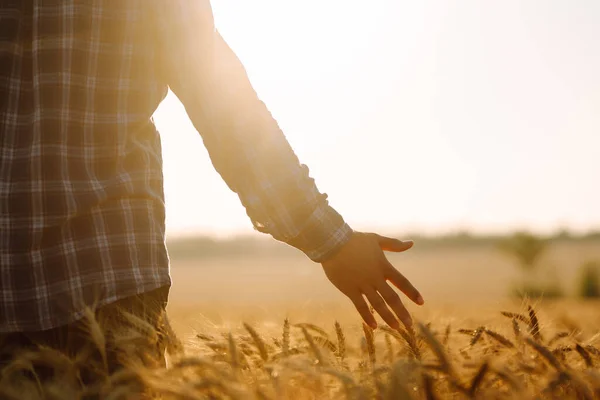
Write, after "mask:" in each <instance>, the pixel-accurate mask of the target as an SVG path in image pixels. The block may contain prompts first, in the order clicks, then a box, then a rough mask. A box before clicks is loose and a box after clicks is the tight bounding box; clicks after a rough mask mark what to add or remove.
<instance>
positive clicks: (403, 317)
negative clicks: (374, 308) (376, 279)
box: [377, 282, 412, 327]
mask: <svg viewBox="0 0 600 400" xmlns="http://www.w3.org/2000/svg"><path fill="white" fill-rule="evenodd" d="M377 291H378V292H379V294H381V297H383V299H384V300H385V302H386V303H387V304H388V306H389V307H390V308H391V309H392V311H394V313H395V314H396V315H397V316H398V318H399V319H400V321H402V323H403V324H404V325H405V326H407V327H409V326H411V325H412V318H411V317H410V314H409V312H408V310H407V309H406V307H404V304H402V300H400V296H398V293H396V292H395V291H394V289H392V288H391V287H390V286H389V285H388V284H387V282H383V283H382V284H381V285H379V286H378V287H377Z"/></svg>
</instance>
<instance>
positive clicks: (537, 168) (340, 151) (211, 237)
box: [155, 0, 600, 304]
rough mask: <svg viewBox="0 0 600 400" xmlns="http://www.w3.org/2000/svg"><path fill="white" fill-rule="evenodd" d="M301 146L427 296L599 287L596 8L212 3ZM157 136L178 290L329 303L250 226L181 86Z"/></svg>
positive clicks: (281, 250)
mask: <svg viewBox="0 0 600 400" xmlns="http://www.w3.org/2000/svg"><path fill="white" fill-rule="evenodd" d="M212 4H213V10H214V14H215V19H216V24H217V28H218V29H219V30H220V31H221V33H222V34H223V36H224V37H225V39H226V40H227V41H228V43H229V44H230V46H231V47H232V48H233V49H234V50H235V52H236V53H237V55H238V56H239V58H240V59H241V60H242V62H243V63H244V65H245V67H246V69H247V72H248V74H249V76H250V79H251V81H252V83H253V85H254V87H255V88H256V90H257V92H258V94H259V96H260V97H261V98H262V100H263V101H265V103H266V104H267V105H268V107H269V108H270V110H271V112H272V114H273V115H274V117H275V118H276V119H277V121H278V122H279V124H280V126H281V127H282V129H283V130H284V132H285V134H286V136H287V138H288V140H289V141H290V142H291V144H292V146H293V147H294V149H295V150H296V152H297V154H298V156H299V158H300V159H301V161H302V162H303V163H305V164H307V165H308V166H309V167H310V169H311V172H312V173H311V175H312V176H313V177H314V178H315V179H316V182H317V185H318V186H319V188H320V189H321V191H324V192H326V193H328V194H329V198H330V201H331V204H332V205H333V206H334V207H335V208H336V209H337V210H338V211H339V212H340V213H341V214H342V215H343V216H344V217H345V218H346V220H347V221H348V223H349V224H350V225H351V226H352V227H353V228H354V229H357V230H369V231H378V232H381V233H386V234H391V235H397V236H400V237H402V238H412V239H415V241H416V245H415V248H414V249H413V250H411V251H410V252H408V253H406V254H403V255H393V256H391V259H392V261H393V262H394V263H395V265H396V266H397V267H398V268H399V269H400V270H401V271H403V272H404V273H405V275H407V276H408V277H409V278H410V279H411V280H412V281H413V283H415V285H416V286H417V287H420V288H421V289H422V292H423V293H424V295H425V297H426V299H431V300H432V301H434V302H437V304H442V303H447V302H469V301H474V300H477V301H485V300H487V301H491V302H493V301H500V300H502V299H505V298H511V297H514V296H516V297H519V296H522V295H524V294H525V295H528V296H534V297H539V296H541V295H544V296H546V297H552V298H556V297H564V296H569V297H574V296H579V297H581V296H584V295H590V296H593V295H596V294H600V293H597V292H600V289H598V268H599V267H598V264H597V263H598V261H597V260H600V234H599V233H598V232H600V207H598V204H600V185H598V181H599V178H600V160H599V158H600V135H599V134H598V133H599V132H600V113H598V109H599V107H600V74H598V71H600V48H599V47H598V43H597V41H598V38H600V24H598V21H600V2H597V1H594V0H578V1H570V2H565V1H559V0H544V1H528V2H523V1H518V0H505V1H502V2H480V1H446V0H439V1H431V0H430V1H420V2H409V1H397V0H396V1H393V0H372V1H369V2H368V3H367V2H359V1H353V0H350V1H348V0H346V1H341V0H318V1H317V0H305V1H302V2H282V1H276V0H254V1H252V2H248V1H243V0H238V1H236V0H213V2H212ZM155 119H156V123H157V125H158V127H159V129H160V131H161V134H162V140H163V147H164V163H165V191H166V198H167V222H168V243H169V249H170V253H171V258H172V271H173V279H174V286H173V290H172V295H171V298H172V300H173V301H175V302H180V303H183V302H189V301H190V299H196V300H197V301H201V300H202V301H214V302H216V301H230V302H231V301H233V302H239V303H244V304H248V302H250V301H256V302H257V304H264V302H265V301H266V300H268V299H271V300H276V301H278V302H281V303H284V302H285V301H289V302H290V304H292V303H294V302H295V303H294V304H298V303H297V301H298V299H300V300H302V301H306V302H310V301H322V300H323V301H324V300H327V301H329V300H331V301H333V302H336V301H339V300H341V295H339V294H338V293H337V292H335V289H334V288H333V287H332V286H331V285H330V284H329V283H328V282H327V281H326V279H325V277H324V276H323V273H322V271H320V267H319V266H318V265H316V266H315V265H313V264H312V263H311V262H310V261H308V260H307V259H306V258H305V257H304V256H303V255H302V254H300V253H298V252H296V251H294V250H293V249H289V248H287V247H286V246H285V245H282V244H279V243H275V242H274V241H273V240H271V239H269V238H268V237H265V236H262V235H260V234H258V233H255V232H253V231H252V229H251V224H250V222H249V220H248V218H247V217H246V214H245V211H244V209H243V207H242V206H241V205H240V203H239V201H238V199H237V197H236V196H235V194H233V193H231V192H230V191H229V189H228V188H227V187H226V185H225V184H224V183H223V182H222V181H221V179H220V177H219V176H218V174H217V173H216V172H215V171H214V169H213V168H212V165H211V164H210V160H209V158H208V155H207V153H206V150H205V149H204V147H203V145H202V141H201V139H200V137H199V135H198V133H197V132H196V131H195V130H194V128H193V127H192V125H191V123H190V122H189V120H188V119H187V116H186V115H185V111H184V110H183V107H182V106H181V104H179V102H178V101H177V99H176V98H175V97H174V96H173V95H169V97H168V98H167V100H166V101H165V102H164V103H163V104H162V105H161V107H160V109H159V110H158V111H157V113H156V115H155Z"/></svg>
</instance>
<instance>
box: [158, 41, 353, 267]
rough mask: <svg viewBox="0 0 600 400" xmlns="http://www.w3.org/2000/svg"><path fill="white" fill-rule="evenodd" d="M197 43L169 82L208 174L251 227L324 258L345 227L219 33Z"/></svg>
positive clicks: (340, 240) (341, 241) (347, 233)
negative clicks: (196, 135)
mask: <svg viewBox="0 0 600 400" xmlns="http://www.w3.org/2000/svg"><path fill="white" fill-rule="evenodd" d="M200 41H201V43H200V44H201V49H200V51H199V53H198V54H197V55H196V56H192V55H191V54H190V53H189V52H187V53H186V52H182V55H180V60H179V62H178V63H174V64H173V69H176V70H174V71H172V73H171V74H172V77H171V79H170V80H169V84H170V86H171V88H172V90H173V91H174V92H175V94H176V95H177V96H178V97H179V98H180V100H181V101H182V103H183V104H184V106H185V108H186V110H187V113H188V115H189V116H190V119H191V120H192V122H193V124H194V126H195V127H196V129H197V130H198V132H200V134H201V135H202V138H203V141H204V144H205V146H206V148H207V149H208V152H209V154H210V157H211V160H212V162H213V165H214V167H215V169H216V170H217V171H218V172H219V174H220V175H221V176H222V177H223V179H224V180H225V182H226V183H227V185H228V186H229V187H230V188H231V189H232V190H233V191H235V192H236V193H237V194H238V196H239V198H240V200H241V202H242V204H243V205H244V207H245V208H246V211H247V214H248V216H249V217H250V219H251V220H252V223H253V225H254V227H255V228H256V229H257V230H259V231H261V232H264V233H268V234H270V235H272V236H273V237H274V238H275V239H277V240H279V241H282V242H285V243H288V244H290V245H292V246H294V247H296V248H298V249H300V250H302V251H303V252H305V253H306V254H307V255H308V256H309V257H310V258H311V259H312V260H314V261H322V260H324V259H326V258H328V257H329V256H330V255H331V254H332V253H334V252H335V251H336V250H337V249H338V248H340V247H341V246H342V245H343V244H345V243H346V242H347V241H348V240H349V238H350V234H351V229H350V228H349V227H348V225H347V224H346V223H345V222H344V220H343V218H342V217H341V216H340V215H339V214H338V213H337V212H336V211H335V210H334V209H333V208H332V207H330V206H329V204H328V202H327V196H326V195H325V194H321V193H320V192H319V191H318V189H317V187H316V185H315V183H314V180H313V179H312V178H310V176H309V173H308V168H307V167H306V166H305V165H302V164H301V163H300V162H299V160H298V158H297V156H296V154H295V153H294V151H293V150H292V148H291V146H290V144H289V143H288V141H287V139H286V138H285V135H284V134H283V133H282V131H281V129H280V128H279V126H278V124H277V122H276V121H275V119H274V118H273V117H272V116H271V113H270V112H269V110H268V109H267V107H266V106H265V104H264V103H263V102H262V101H260V99H259V98H258V96H257V94H256V92H255V90H254V89H253V87H252V85H251V83H250V81H249V79H248V76H247V74H246V71H245V69H244V67H243V65H242V63H241V62H240V61H239V59H238V58H237V56H236V55H235V53H234V52H233V51H232V50H231V49H230V48H229V46H228V45H227V43H226V42H225V41H224V40H223V38H222V37H221V36H220V34H219V33H218V32H216V31H213V32H211V33H208V32H205V34H204V36H203V37H201V38H200ZM190 45H191V44H190ZM173 75H175V77H176V79H173Z"/></svg>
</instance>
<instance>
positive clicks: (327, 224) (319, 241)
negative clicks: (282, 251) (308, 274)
mask: <svg viewBox="0 0 600 400" xmlns="http://www.w3.org/2000/svg"><path fill="white" fill-rule="evenodd" d="M352 232H353V231H352V228H350V226H348V224H347V223H346V222H345V221H344V219H343V218H342V216H341V215H340V214H339V213H338V212H337V211H336V210H335V209H333V208H332V207H331V206H329V205H327V204H323V205H321V206H319V207H317V208H316V209H315V210H314V211H313V213H312V214H311V215H310V216H309V217H308V220H307V221H305V225H304V229H303V230H302V233H300V234H299V235H298V236H296V237H295V238H293V239H290V240H287V241H286V242H287V244H289V245H290V246H293V247H295V248H297V249H299V250H301V251H302V252H304V254H306V255H307V256H308V258H310V259H311V260H312V261H314V262H319V263H321V262H324V261H326V260H328V259H329V258H330V257H332V256H333V255H335V254H336V253H337V252H338V251H339V250H340V249H341V248H342V247H343V246H344V245H345V244H346V243H348V241H349V240H350V238H351V237H352Z"/></svg>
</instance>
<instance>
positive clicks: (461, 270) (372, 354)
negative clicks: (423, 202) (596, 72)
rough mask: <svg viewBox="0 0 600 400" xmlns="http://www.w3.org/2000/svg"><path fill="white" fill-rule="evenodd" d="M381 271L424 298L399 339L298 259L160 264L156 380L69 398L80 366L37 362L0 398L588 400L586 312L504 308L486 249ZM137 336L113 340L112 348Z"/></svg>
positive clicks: (510, 273) (597, 373)
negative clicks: (162, 331) (47, 373)
mask: <svg viewBox="0 0 600 400" xmlns="http://www.w3.org/2000/svg"><path fill="white" fill-rule="evenodd" d="M599 253H600V251H599V249H598V246H594V245H590V246H588V247H581V246H578V247H577V246H576V247H569V246H565V247H562V248H558V249H553V252H552V253H551V256H550V257H548V258H547V262H548V263H555V265H560V268H555V269H554V271H555V272H556V273H557V274H558V276H559V278H560V279H561V281H562V282H565V284H566V283H572V282H574V281H575V277H576V273H575V272H574V270H575V267H576V265H577V264H578V263H580V262H581V261H584V260H585V259H588V258H590V257H597V256H600V254H599ZM598 258H600V257H598ZM392 261H393V262H394V263H395V264H396V265H397V266H398V267H399V268H400V269H402V270H403V271H404V272H405V273H406V275H407V276H409V277H410V278H411V279H413V281H414V282H415V284H416V285H417V286H418V287H420V288H421V289H422V292H423V294H424V296H425V298H426V305H425V306H424V307H416V306H411V305H408V304H407V307H409V310H410V311H411V313H412V314H413V316H414V319H415V324H414V326H413V327H412V328H411V329H402V330H400V331H393V330H391V329H389V328H387V327H385V326H384V324H383V323H382V322H381V320H379V323H380V326H379V328H378V329H376V330H371V329H370V328H368V327H366V326H364V325H363V324H362V323H361V321H360V319H359V317H358V314H357V313H356V312H355V311H354V310H353V309H352V307H351V305H350V304H349V301H347V300H346V299H345V298H344V297H343V296H341V295H339V294H338V293H337V292H336V291H335V289H333V288H332V287H330V285H329V283H328V282H327V281H326V280H325V278H324V276H323V275H322V271H320V270H319V267H318V266H317V265H314V264H311V263H309V262H306V260H304V259H302V258H300V257H299V258H289V259H288V258H282V259H269V258H262V259H248V258H243V257H241V258H240V257H238V258H235V259H233V258H232V259H226V258H214V259H209V260H198V261H196V262H192V261H185V262H182V261H179V262H178V261H177V260H173V265H172V274H173V281H174V284H173V288H172V291H171V295H170V304H169V307H168V313H169V318H170V321H171V325H172V327H173V332H172V334H171V335H170V338H169V347H168V365H167V367H166V368H152V369H148V368H142V367H139V366H137V365H136V364H135V363H134V362H132V363H131V368H130V369H128V370H124V371H121V372H118V373H116V374H114V375H109V374H106V376H105V377H104V380H103V381H102V382H101V384H99V385H96V386H94V387H82V386H81V385H80V384H79V383H78V379H77V368H78V365H81V364H83V363H86V362H87V361H86V358H85V355H82V356H81V357H78V358H76V359H68V358H66V357H64V356H61V355H60V354H57V353H55V352H53V351H52V350H50V349H42V350H41V351H40V352H38V353H28V354H24V355H23V356H22V357H20V358H17V359H15V360H14V361H13V362H12V363H10V364H9V365H7V366H5V367H4V368H3V369H2V373H1V378H0V398H2V399H4V398H6V399H62V398H90V399H91V398H106V399H130V398H161V399H221V398H223V399H294V400H300V399H455V398H456V399H462V398H478V399H571V398H572V399H594V398H600V370H599V369H598V365H600V312H598V310H599V309H600V308H599V307H600V302H597V301H581V300H578V299H576V298H573V297H567V298H565V299H561V300H555V301H547V300H544V301H539V300H511V299H509V298H507V297H506V295H505V294H506V286H507V285H508V284H510V282H511V281H512V280H513V279H516V277H518V271H517V270H516V269H515V268H514V266H512V265H511V261H510V260H509V259H506V258H504V257H502V256H500V255H499V254H497V253H495V252H494V251H493V250H491V249H475V250H473V249H471V250H465V249H461V250H457V249H447V250H444V251H438V252H422V253H419V252H414V254H412V255H410V256H407V257H404V258H402V257H392ZM141 334H146V335H147V334H148V333H147V332H145V331H144V329H139V330H136V331H135V332H131V334H128V335H125V336H124V337H123V339H122V341H121V342H122V344H123V346H124V347H126V346H127V345H131V344H132V343H135V342H136V335H138V336H139V335H141ZM97 342H98V347H99V349H100V351H101V347H102V343H103V342H102V340H101V339H98V341H97ZM40 365H41V366H44V367H46V368H47V367H50V368H53V369H54V370H55V373H54V375H53V377H52V379H49V380H44V381H40V380H39V379H37V377H36V375H35V373H30V372H31V371H35V369H36V368H37V367H38V366H40ZM98 368H99V369H100V370H101V369H102V366H101V365H100V366H98ZM24 372H29V373H24Z"/></svg>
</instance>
